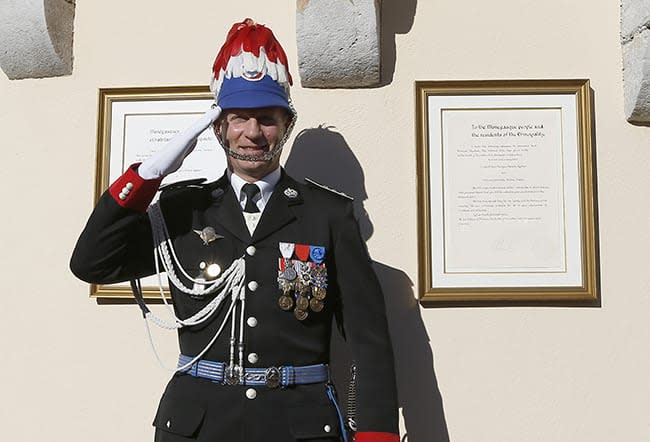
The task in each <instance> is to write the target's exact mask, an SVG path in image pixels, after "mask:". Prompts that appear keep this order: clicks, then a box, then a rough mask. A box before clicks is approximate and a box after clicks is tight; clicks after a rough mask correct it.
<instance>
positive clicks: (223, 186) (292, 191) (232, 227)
mask: <svg viewBox="0 0 650 442" xmlns="http://www.w3.org/2000/svg"><path fill="white" fill-rule="evenodd" d="M206 188H207V189H208V191H209V192H210V198H211V199H212V205H211V206H210V208H209V209H208V211H209V212H210V215H211V216H214V217H215V218H216V219H217V221H218V222H219V224H221V225H222V226H223V228H224V229H226V230H228V231H229V232H230V233H231V234H233V235H234V236H235V237H237V238H238V239H239V240H241V241H243V242H246V243H249V242H257V241H260V240H262V239H264V238H266V237H267V236H269V235H271V234H272V233H274V232H276V231H277V230H279V229H280V228H282V227H284V226H285V225H287V224H288V223H290V222H291V221H293V220H294V219H295V218H296V215H295V213H294V210H293V207H294V206H298V205H301V204H302V203H303V197H302V193H301V190H300V189H299V184H298V183H297V182H296V181H295V180H294V179H293V178H291V177H290V176H289V175H288V174H287V173H286V171H285V170H284V168H283V169H282V170H281V176H280V181H278V183H277V185H276V186H275V190H274V191H273V193H272V194H271V197H270V198H269V200H268V202H267V204H266V207H265V209H264V212H263V213H262V217H261V218H260V221H259V223H258V224H257V227H256V229H255V231H254V232H253V235H252V237H251V234H250V233H249V231H248V229H247V228H246V222H245V220H244V216H243V214H242V209H241V205H240V203H239V201H238V200H237V197H236V196H235V192H234V191H233V189H232V187H231V184H230V180H229V179H228V176H227V174H226V173H224V175H223V176H222V177H221V178H220V179H218V180H217V181H215V182H213V183H210V184H207V185H206Z"/></svg>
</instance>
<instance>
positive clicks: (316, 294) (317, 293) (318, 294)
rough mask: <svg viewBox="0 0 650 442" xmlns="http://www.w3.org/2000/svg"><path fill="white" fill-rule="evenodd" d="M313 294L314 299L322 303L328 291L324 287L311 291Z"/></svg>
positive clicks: (314, 288)
mask: <svg viewBox="0 0 650 442" xmlns="http://www.w3.org/2000/svg"><path fill="white" fill-rule="evenodd" d="M311 294H312V295H313V296H314V298H316V299H319V300H321V301H322V300H323V299H325V297H326V296H327V291H326V290H325V289H324V288H322V287H313V288H312V289H311Z"/></svg>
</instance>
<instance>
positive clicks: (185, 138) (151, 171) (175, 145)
mask: <svg viewBox="0 0 650 442" xmlns="http://www.w3.org/2000/svg"><path fill="white" fill-rule="evenodd" d="M220 114H221V108H220V107H219V106H214V107H213V108H211V109H210V110H209V111H207V112H206V113H204V114H203V115H202V116H201V117H200V118H199V119H198V120H197V121H196V122H194V124H192V125H191V126H190V127H188V128H187V129H185V130H184V131H183V132H180V133H178V134H176V135H175V136H174V138H172V139H171V140H169V142H168V143H167V144H166V145H165V146H163V148H162V149H160V151H158V152H156V153H155V154H154V155H152V156H151V157H149V158H147V159H146V160H145V161H143V162H142V164H140V167H139V168H138V175H140V176H141V177H142V178H144V179H145V180H153V179H157V178H164V177H166V176H167V175H169V174H170V173H173V172H176V171H177V170H178V169H179V168H180V167H181V164H183V160H185V157H187V156H188V155H189V154H190V153H191V152H192V151H193V150H194V147H196V143H197V138H198V136H199V135H200V134H201V132H203V131H204V130H206V129H207V128H208V127H210V126H211V125H212V124H213V123H214V122H215V121H216V120H217V118H219V115H220Z"/></svg>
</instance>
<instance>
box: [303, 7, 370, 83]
mask: <svg viewBox="0 0 650 442" xmlns="http://www.w3.org/2000/svg"><path fill="white" fill-rule="evenodd" d="M379 23H380V1H379V0H298V1H297V22H296V34H297V43H298V70H299V73H300V79H301V83H302V86H304V87H313V88H339V87H340V88H355V87H367V86H373V85H376V84H378V83H379V81H380V54H381V52H380V44H379V42H380V38H379V37H380V34H379Z"/></svg>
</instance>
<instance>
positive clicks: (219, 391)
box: [71, 170, 398, 442]
mask: <svg viewBox="0 0 650 442" xmlns="http://www.w3.org/2000/svg"><path fill="white" fill-rule="evenodd" d="M118 181H119V180H118ZM287 189H289V190H287ZM135 190H137V189H135ZM160 206H161V208H162V211H163V213H164V216H165V221H166V224H167V228H168V231H169V234H170V237H171V238H172V239H173V244H174V248H175V251H176V253H177V256H178V258H179V260H180V262H181V264H182V265H183V267H184V268H185V269H186V270H187V272H188V273H189V274H190V275H191V276H194V277H196V276H197V275H199V273H200V272H201V270H200V264H201V262H204V263H206V264H210V263H217V264H219V265H220V267H221V268H222V269H226V268H227V267H228V266H229V265H230V263H231V262H232V261H233V260H235V259H237V258H239V257H242V256H244V257H245V265H246V284H247V289H246V307H245V308H246V310H245V317H246V318H254V319H255V320H256V321H252V322H251V321H248V320H247V321H246V325H245V326H244V327H245V354H246V355H248V354H250V353H255V354H256V355H257V362H256V363H250V362H248V361H247V360H246V358H245V359H244V360H245V366H246V367H272V366H275V367H280V366H285V365H291V366H303V365H311V364H319V363H325V364H326V363H328V361H329V350H330V332H331V327H332V323H333V318H336V321H337V324H338V325H339V327H341V328H342V329H343V331H344V333H345V336H346V341H347V343H348V345H349V346H350V350H351V353H352V355H353V358H354V360H355V362H356V365H357V384H356V389H357V416H356V422H357V426H358V430H359V431H360V432H364V431H369V432H387V433H398V430H397V398H396V389H395V375H394V367H393V354H392V349H391V343H390V338H389V334H388V328H387V322H386V316H385V309H384V301H383V297H382V293H381V289H380V286H379V283H378V281H377V278H376V276H375V274H374V272H373V269H372V266H371V261H370V259H369V257H368V254H367V252H366V249H365V244H364V242H363V240H362V238H361V235H360V234H359V229H358V225H357V222H356V220H355V219H354V217H353V208H352V203H351V201H350V200H348V199H347V198H345V197H342V196H339V195H337V194H334V193H333V192H330V191H327V190H323V189H321V188H319V187H316V186H312V185H309V184H301V183H298V182H296V181H295V180H293V179H292V178H291V177H289V176H288V175H287V174H286V173H285V172H284V170H283V171H282V177H281V179H280V181H279V183H278V184H277V186H276V188H275V190H274V192H273V194H272V196H271V198H270V200H269V201H268V203H267V205H266V207H265V209H264V212H263V213H262V216H261V219H260V221H259V223H258V225H257V228H256V229H255V231H254V233H253V235H252V236H251V235H250V234H249V231H248V229H247V228H246V225H245V221H244V218H243V215H242V211H241V207H240V206H239V203H238V201H237V199H236V196H235V194H234V192H233V190H232V188H231V187H230V183H229V180H228V179H227V177H226V176H224V177H222V178H221V179H219V180H218V181H216V182H214V183H209V184H200V185H197V184H189V185H188V184H186V185H178V186H174V185H172V186H170V187H169V188H168V189H165V190H164V191H163V192H162V195H161V199H160ZM205 227H213V228H214V229H215V231H216V233H217V234H218V235H220V236H223V237H222V238H220V239H216V240H214V241H211V242H209V243H208V244H207V245H206V244H205V243H204V241H203V240H202V239H201V238H200V237H199V235H198V234H197V231H201V230H202V229H204V228H205ZM281 242H287V243H295V244H307V245H316V246H323V247H324V248H325V260H324V263H325V265H326V268H327V273H328V281H327V283H328V285H327V296H326V298H325V300H324V302H325V307H324V309H323V310H322V311H320V312H312V311H310V312H309V317H308V318H307V319H305V320H303V321H299V320H298V319H296V317H295V316H294V314H293V312H292V310H289V311H284V310H282V309H281V308H280V307H279V305H278V299H279V297H280V295H281V294H282V292H281V291H280V289H279V288H278V265H279V259H280V258H281V253H280V249H279V243H281ZM250 246H253V247H250ZM71 269H72V271H73V272H74V273H75V275H77V276H78V277H79V278H81V279H83V280H85V281H88V282H92V283H101V284H107V283H113V282H118V281H127V280H131V279H134V278H140V277H144V276H146V275H151V274H153V273H155V267H154V260H153V245H152V235H151V226H150V223H149V220H148V218H147V215H146V214H145V213H142V212H140V211H137V210H133V209H130V208H128V205H127V207H125V205H124V204H119V203H118V199H116V198H115V197H114V195H111V193H110V192H108V191H107V192H106V193H105V194H104V195H103V196H102V197H101V198H100V200H99V202H98V204H97V206H96V208H95V209H94V211H93V213H92V215H91V217H90V219H89V221H88V223H87V225H86V227H85V229H84V231H83V232H82V234H81V237H80V238H79V241H78V243H77V245H76V248H75V250H74V253H73V256H72V260H71ZM179 275H180V273H179ZM181 279H182V278H181ZM251 281H255V282H256V283H257V284H256V286H257V287H256V289H255V290H254V291H253V290H251V286H253V287H254V286H255V284H253V285H251V284H249V282H251ZM184 282H185V284H186V285H188V286H190V287H191V286H192V284H191V283H189V281H187V280H184ZM170 286H171V287H170V288H171V292H172V298H173V303H174V309H175V311H176V315H177V316H178V317H179V318H182V319H185V318H187V317H189V316H191V315H192V314H194V313H196V312H197V311H198V310H200V309H201V308H202V307H204V306H205V305H206V304H207V303H208V302H209V301H210V300H211V299H212V298H213V297H214V295H207V296H206V297H205V299H193V298H192V297H190V296H188V295H187V294H185V293H182V292H179V291H178V290H177V289H176V288H175V287H174V286H173V285H170ZM228 299H229V298H226V300H225V301H224V304H223V305H222V306H221V310H220V311H218V312H217V314H215V315H214V317H213V318H211V320H210V321H208V322H207V323H204V324H202V325H199V326H194V327H186V328H182V329H180V330H179V335H178V338H179V344H180V350H181V353H182V354H185V355H188V356H194V355H196V354H198V352H200V351H201V350H202V349H203V347H204V346H205V345H206V343H207V342H209V340H210V339H211V338H212V337H213V336H214V334H215V332H216V329H217V327H218V326H219V325H220V324H221V323H222V321H223V317H224V314H225V311H226V308H225V307H226V304H228ZM251 324H255V325H254V326H251ZM229 339H230V325H229V324H228V325H227V326H226V327H225V329H224V331H223V332H222V333H221V335H220V337H219V338H218V339H217V341H216V342H215V343H214V344H213V345H212V346H211V347H210V349H209V350H208V351H207V353H206V354H205V355H204V357H203V358H204V359H207V360H212V361H221V362H226V363H228V361H229ZM249 388H250V387H246V386H241V385H236V386H231V385H221V384H217V383H215V382H212V381H210V380H206V379H201V378H196V377H192V376H189V375H186V374H179V373H176V374H175V375H174V376H173V378H172V379H171V381H170V383H169V385H168V386H167V389H166V391H165V393H164V395H163V397H162V400H161V403H160V406H159V409H158V412H157V415H156V417H155V421H154V425H155V426H156V427H157V430H156V440H157V441H190V440H198V441H218V442H222V441H273V442H276V441H277V442H282V441H294V440H330V441H331V440H338V437H339V433H340V428H339V425H338V420H337V415H336V412H335V408H334V405H333V403H332V402H331V401H330V400H329V399H328V397H327V394H326V387H325V384H310V385H298V386H290V387H287V388H276V389H272V388H268V387H266V386H263V387H255V390H256V395H255V398H254V399H249V398H248V397H247V395H246V390H248V389H249ZM326 430H327V431H326Z"/></svg>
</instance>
